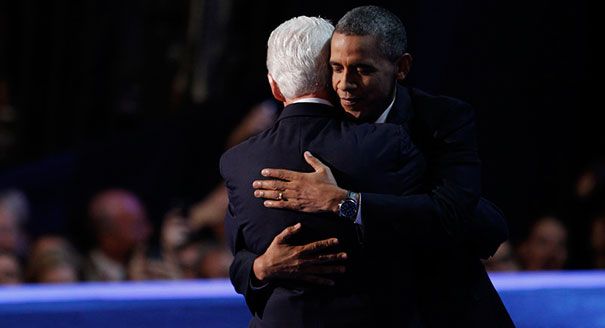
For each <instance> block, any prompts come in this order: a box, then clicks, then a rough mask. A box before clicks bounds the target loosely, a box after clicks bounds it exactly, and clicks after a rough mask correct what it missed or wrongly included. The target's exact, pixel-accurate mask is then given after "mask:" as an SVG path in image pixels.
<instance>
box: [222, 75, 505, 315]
mask: <svg viewBox="0 0 605 328" xmlns="http://www.w3.org/2000/svg"><path fill="white" fill-rule="evenodd" d="M387 122H388V123H395V124H398V125H401V126H403V127H405V128H406V130H407V131H408V132H409V135H410V136H411V138H412V141H413V142H414V143H415V144H417V147H418V148H419V149H420V151H421V152H422V153H423V155H424V156H425V157H426V160H427V171H426V174H425V176H424V178H423V185H424V191H423V192H421V193H416V194H412V195H405V196H395V195H386V194H385V193H383V192H381V191H379V192H376V193H372V192H362V217H363V220H364V226H365V228H366V230H367V231H368V233H367V234H366V236H367V237H368V238H369V240H368V242H367V244H368V245H372V243H373V242H375V241H377V240H384V239H385V238H391V239H392V242H393V245H392V246H391V249H399V250H401V251H402V252H401V253H400V254H395V256H396V258H397V259H398V260H399V261H407V262H410V263H414V264H413V265H414V267H415V268H414V272H415V274H416V277H413V278H411V279H413V280H415V281H416V282H419V284H417V286H418V287H420V288H419V289H418V291H419V292H417V293H416V298H417V304H418V306H419V307H420V310H421V313H422V316H423V320H424V324H425V325H426V326H434V327H440V326H444V325H445V326H448V325H450V323H451V324H453V323H459V324H461V325H467V326H477V327H482V326H485V327H490V326H496V327H497V326H501V325H502V326H510V325H512V322H511V321H510V318H509V316H508V314H507V312H506V310H505V309H504V306H503V305H502V302H501V301H500V298H499V297H498V295H497V293H496V291H495V290H494V288H493V286H492V284H491V282H490V281H489V278H488V277H487V274H486V273H485V270H484V269H483V266H482V265H481V263H480V261H479V258H487V257H489V256H491V255H492V254H493V253H494V252H495V251H496V249H497V247H498V246H499V245H500V244H501V243H502V242H503V241H504V240H506V239H507V238H508V230H507V226H506V222H505V219H504V216H503V215H502V213H501V211H500V210H499V209H498V208H497V207H496V206H495V205H494V204H492V203H490V202H489V201H487V200H485V199H482V198H480V197H479V195H480V161H479V159H478V155H477V147H476V140H475V137H476V136H475V117H474V111H473V110H472V108H471V107H470V106H469V105H468V104H466V103H464V102H462V101H459V100H457V99H454V98H449V97H441V96H439V97H438V96H433V95H429V94H426V93H424V92H422V91H420V90H417V89H411V88H407V87H403V86H398V88H397V95H396V101H395V104H394V106H393V108H392V110H391V112H390V114H389V116H388V117H387ZM337 181H338V180H337ZM339 183H340V182H339ZM361 191H363V190H361ZM374 236H375V237H374ZM381 237H382V238H381ZM404 241H405V242H404ZM257 254H260V253H253V252H250V251H249V250H246V249H239V250H238V251H237V252H236V253H235V257H234V261H233V263H232V265H231V270H230V275H231V281H232V283H233V284H234V286H235V287H236V290H237V291H238V292H240V293H242V294H243V295H245V297H246V301H247V302H248V304H249V306H250V308H251V310H252V312H253V313H254V312H255V308H256V307H258V306H261V305H262V304H263V300H264V297H263V296H264V295H263V293H262V292H260V291H259V290H251V289H250V274H251V268H252V263H253V261H254V259H255V258H256V256H257ZM391 255H393V254H390V253H388V252H380V251H377V252H376V254H375V256H374V257H373V259H374V260H375V261H376V263H375V269H376V270H379V271H381V272H383V273H384V280H383V281H387V282H388V283H390V284H393V285H397V284H399V283H400V282H401V281H402V279H401V277H398V275H399V272H400V271H399V270H392V269H393V268H392V267H389V266H385V265H384V263H382V262H387V263H389V262H392V258H391V259H389V256H391ZM435 259H438V261H435ZM456 268H458V270H456ZM444 269H447V270H449V273H448V272H445V271H444ZM441 273H443V274H441ZM444 277H445V279H444ZM458 285H459V287H456V286H458ZM422 290H424V292H422ZM389 292H391V294H389ZM397 293H399V291H398V290H397V289H396V288H393V289H391V290H388V291H387V295H386V296H385V297H382V298H380V299H378V300H377V302H378V303H382V304H381V306H384V307H389V306H390V307H391V308H392V313H394V315H397V310H398V309H397V307H396V305H393V304H396V302H393V301H392V300H394V299H397V297H403V295H398V294H397ZM444 295H445V296H446V297H444ZM480 305H483V308H480ZM393 320H396V319H395V318H393Z"/></svg>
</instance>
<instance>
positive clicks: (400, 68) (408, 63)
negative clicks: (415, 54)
mask: <svg viewBox="0 0 605 328" xmlns="http://www.w3.org/2000/svg"><path fill="white" fill-rule="evenodd" d="M411 67H412V55H410V54H409V53H407V52H406V53H404V54H403V55H402V56H401V57H400V58H399V59H397V80H399V81H403V80H404V79H405V78H406V76H408V73H409V72H410V68H411Z"/></svg>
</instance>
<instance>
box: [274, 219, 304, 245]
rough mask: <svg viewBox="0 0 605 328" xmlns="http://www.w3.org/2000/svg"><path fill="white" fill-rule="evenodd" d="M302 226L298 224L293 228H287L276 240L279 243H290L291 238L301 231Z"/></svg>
mask: <svg viewBox="0 0 605 328" xmlns="http://www.w3.org/2000/svg"><path fill="white" fill-rule="evenodd" d="M301 226H302V225H301V224H300V223H297V224H295V225H293V226H289V227H287V228H286V229H284V230H283V231H282V232H280V233H279V235H277V236H275V240H276V241H277V242H279V243H282V242H286V241H288V239H289V238H290V237H292V236H294V235H295V234H297V233H298V232H299V231H300V227H301Z"/></svg>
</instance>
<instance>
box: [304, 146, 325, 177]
mask: <svg viewBox="0 0 605 328" xmlns="http://www.w3.org/2000/svg"><path fill="white" fill-rule="evenodd" d="M304 155H305V161H307V163H308V164H309V165H311V167H313V169H314V170H315V172H317V171H322V170H325V169H327V168H328V167H327V166H325V165H324V163H322V162H321V161H320V160H318V159H317V158H316V157H315V156H313V155H312V154H311V152H309V151H305V154H304Z"/></svg>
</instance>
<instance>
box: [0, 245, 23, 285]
mask: <svg viewBox="0 0 605 328" xmlns="http://www.w3.org/2000/svg"><path fill="white" fill-rule="evenodd" d="M21 281H22V279H21V268H20V267H19V261H18V260H17V257H16V256H15V255H13V254H11V253H7V252H3V251H0V285H17V284H20V283H21Z"/></svg>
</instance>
